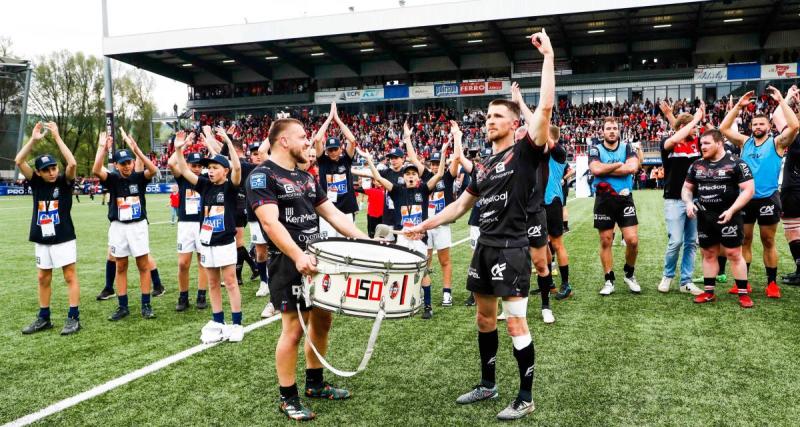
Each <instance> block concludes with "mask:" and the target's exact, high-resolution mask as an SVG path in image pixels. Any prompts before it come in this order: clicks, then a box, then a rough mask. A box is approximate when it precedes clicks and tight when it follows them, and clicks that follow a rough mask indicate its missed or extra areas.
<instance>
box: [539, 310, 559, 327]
mask: <svg viewBox="0 0 800 427" xmlns="http://www.w3.org/2000/svg"><path fill="white" fill-rule="evenodd" d="M542 321H543V322H544V323H547V324H550V323H556V317H555V316H553V310H551V309H549V308H543V309H542Z"/></svg>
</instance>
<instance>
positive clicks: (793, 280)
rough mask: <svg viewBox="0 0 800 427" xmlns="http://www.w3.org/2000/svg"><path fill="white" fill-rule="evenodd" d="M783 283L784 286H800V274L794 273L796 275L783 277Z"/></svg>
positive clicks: (791, 274)
mask: <svg viewBox="0 0 800 427" xmlns="http://www.w3.org/2000/svg"><path fill="white" fill-rule="evenodd" d="M781 283H783V284H784V285H791V286H798V285H800V274H797V272H794V273H789V274H787V275H785V276H781Z"/></svg>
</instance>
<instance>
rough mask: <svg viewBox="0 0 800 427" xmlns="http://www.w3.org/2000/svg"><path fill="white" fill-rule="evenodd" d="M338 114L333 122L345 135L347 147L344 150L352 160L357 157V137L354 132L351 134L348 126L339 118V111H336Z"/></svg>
mask: <svg viewBox="0 0 800 427" xmlns="http://www.w3.org/2000/svg"><path fill="white" fill-rule="evenodd" d="M335 112H336V114H334V116H333V120H334V121H335V122H336V124H337V125H338V126H339V129H341V131H342V134H343V135H344V139H346V140H347V146H346V147H345V148H344V151H345V153H347V155H348V156H350V158H351V159H352V158H353V157H354V156H355V155H356V137H355V135H353V132H350V128H349V127H347V125H346V124H344V122H343V121H342V119H341V118H340V117H339V110H338V109H336V110H335Z"/></svg>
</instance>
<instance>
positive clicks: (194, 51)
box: [103, 0, 800, 84]
mask: <svg viewBox="0 0 800 427" xmlns="http://www.w3.org/2000/svg"><path fill="white" fill-rule="evenodd" d="M587 10H593V11H591V12H586V11H587ZM542 27H544V28H546V29H547V32H548V33H549V34H550V35H551V37H552V39H553V43H554V46H555V47H556V49H558V54H559V56H563V57H565V58H567V59H571V58H572V57H573V49H574V48H575V47H578V46H591V45H603V44H610V43H626V44H627V46H628V51H629V52H630V50H631V45H632V44H633V43H635V42H641V41H651V40H664V39H688V40H690V42H691V48H692V50H694V48H695V47H696V45H697V40H698V39H699V38H700V37H704V36H714V35H725V34H737V33H752V32H757V33H759V40H758V41H759V44H760V46H761V47H763V46H764V44H765V42H766V40H767V36H768V35H769V33H770V32H772V31H777V30H787V29H790V30H791V29H797V28H800V0H723V1H710V2H709V1H701V2H698V1H690V2H680V3H676V2H671V1H663V0H662V1H658V0H618V1H614V2H595V1H592V0H574V1H563V2H543V1H525V0H472V1H464V2H456V3H444V4H434V5H426V6H415V7H399V8H394V9H388V10H377V11H369V12H362V13H358V12H356V13H348V14H342V15H333V16H315V17H306V18H296V19H289V20H283V21H273V22H262V23H249V24H242V25H229V26H224V27H214V28H197V29H188V30H177V31H168V32H159V33H147V34H136V35H126V36H118V37H106V38H104V43H103V52H104V54H105V55H106V56H109V57H112V58H115V59H117V60H120V61H123V62H126V63H129V64H132V65H135V66H137V67H140V68H143V69H146V70H148V71H151V72H154V73H157V74H160V75H164V76H167V77H170V78H173V79H175V80H179V81H182V82H185V83H188V84H193V83H194V82H195V81H196V76H197V75H198V74H199V73H208V74H210V75H212V76H213V77H215V78H216V80H218V81H220V82H228V83H233V82H234V78H233V75H234V72H241V71H242V70H247V71H249V72H251V73H255V74H257V75H260V76H261V77H263V78H265V79H273V71H274V70H275V68H276V67H279V66H283V65H289V66H291V67H293V68H294V69H296V70H298V71H299V72H300V73H302V75H305V76H309V77H316V71H315V67H317V66H320V65H333V64H337V65H343V66H345V67H346V68H347V69H349V70H350V72H351V73H352V75H354V76H358V75H362V65H364V64H367V63H370V62H375V61H392V62H394V63H395V64H396V66H397V67H399V68H398V70H402V71H400V72H401V73H410V72H412V69H411V68H412V67H411V61H412V60H416V59H420V58H425V57H446V58H448V59H449V60H450V61H451V62H452V63H453V65H455V68H461V64H460V62H461V56H462V55H465V54H475V53H487V52H501V53H502V54H503V55H504V56H505V58H506V59H507V60H508V61H509V62H512V61H514V60H515V59H517V58H519V57H520V53H522V54H523V56H524V55H525V54H528V55H530V52H531V47H530V42H529V39H527V38H526V36H527V35H530V34H531V33H532V32H535V31H538V30H539V29H540V28H542Z"/></svg>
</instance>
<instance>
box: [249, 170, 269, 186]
mask: <svg viewBox="0 0 800 427" xmlns="http://www.w3.org/2000/svg"><path fill="white" fill-rule="evenodd" d="M250 188H252V189H264V188H267V175H266V174H264V173H251V174H250Z"/></svg>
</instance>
